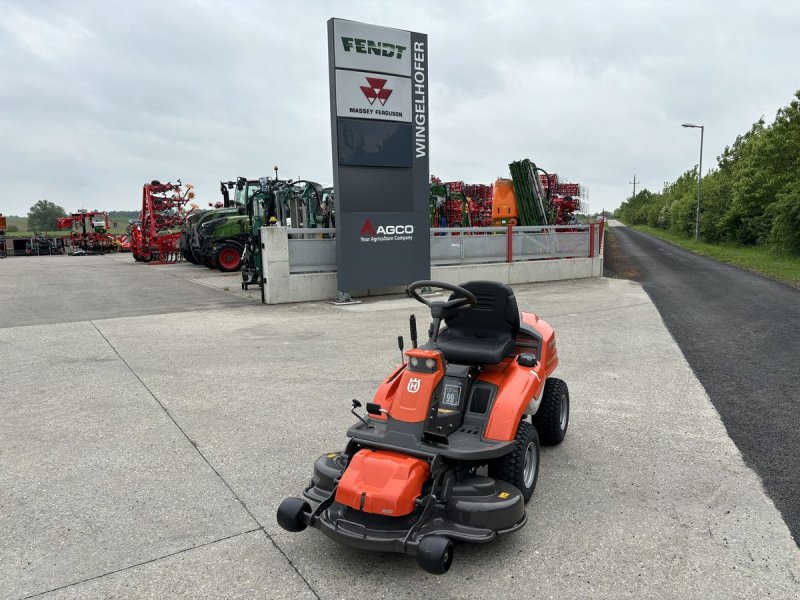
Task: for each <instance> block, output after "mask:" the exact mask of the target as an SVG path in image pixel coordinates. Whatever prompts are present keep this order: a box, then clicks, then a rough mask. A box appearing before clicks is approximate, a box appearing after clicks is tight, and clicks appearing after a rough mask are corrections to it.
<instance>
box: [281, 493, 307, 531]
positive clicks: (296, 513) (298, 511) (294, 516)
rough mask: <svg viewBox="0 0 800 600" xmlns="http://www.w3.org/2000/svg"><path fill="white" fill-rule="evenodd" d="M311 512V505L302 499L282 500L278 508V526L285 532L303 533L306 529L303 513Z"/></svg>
mask: <svg viewBox="0 0 800 600" xmlns="http://www.w3.org/2000/svg"><path fill="white" fill-rule="evenodd" d="M310 512H311V505H310V504H309V503H308V502H306V501H305V500H303V499H302V498H284V499H283V502H281V504H280V506H278V515H277V517H278V525H280V526H281V527H283V528H284V529H285V530H286V531H292V532H297V531H303V530H304V529H305V528H306V520H305V513H310Z"/></svg>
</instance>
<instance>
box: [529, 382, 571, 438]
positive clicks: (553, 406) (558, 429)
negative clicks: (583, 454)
mask: <svg viewBox="0 0 800 600" xmlns="http://www.w3.org/2000/svg"><path fill="white" fill-rule="evenodd" d="M533 426H534V427H536V431H537V432H538V433H539V439H540V440H541V442H542V444H544V445H545V446H555V445H557V444H560V443H561V442H562V440H563V439H564V436H565V435H567V427H568V426H569V388H568V387H567V384H566V382H565V381H562V380H561V379H556V378H555V377H549V378H548V379H547V381H545V383H544V393H543V394H542V403H541V404H540V405H539V410H537V411H536V414H535V415H533Z"/></svg>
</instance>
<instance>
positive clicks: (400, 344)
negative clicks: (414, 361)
mask: <svg viewBox="0 0 800 600" xmlns="http://www.w3.org/2000/svg"><path fill="white" fill-rule="evenodd" d="M397 347H398V348H400V364H402V363H403V362H404V359H403V336H402V335H398V336H397Z"/></svg>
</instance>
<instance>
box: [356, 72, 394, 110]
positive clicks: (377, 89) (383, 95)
mask: <svg viewBox="0 0 800 600" xmlns="http://www.w3.org/2000/svg"><path fill="white" fill-rule="evenodd" d="M367 83H368V84H369V85H368V86H366V85H362V86H361V91H362V92H364V95H365V96H366V97H367V100H369V103H370V105H372V104H375V100H377V101H378V102H380V103H381V106H386V101H387V100H388V99H389V96H391V95H392V90H390V89H389V88H387V87H384V86H385V85H386V80H385V79H378V78H377V77H367Z"/></svg>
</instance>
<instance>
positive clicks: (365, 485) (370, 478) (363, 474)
mask: <svg viewBox="0 0 800 600" xmlns="http://www.w3.org/2000/svg"><path fill="white" fill-rule="evenodd" d="M429 473H430V467H429V465H428V463H427V461H424V460H422V459H419V458H414V457H413V456H408V455H406V454H400V453H398V452H388V451H385V450H368V449H364V450H359V451H358V452H357V453H356V454H355V456H353V458H351V459H350V464H349V465H348V466H347V469H346V470H345V472H344V474H343V475H342V478H341V480H340V481H339V487H338V488H337V489H336V502H339V503H340V504H344V505H345V506H349V507H351V508H355V509H356V510H361V511H364V512H368V513H373V514H376V515H386V516H390V517H400V516H402V515H407V514H409V513H410V512H412V511H413V510H414V500H416V499H417V498H418V497H419V496H420V494H421V493H422V484H423V483H425V481H426V480H427V479H428V476H429Z"/></svg>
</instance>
